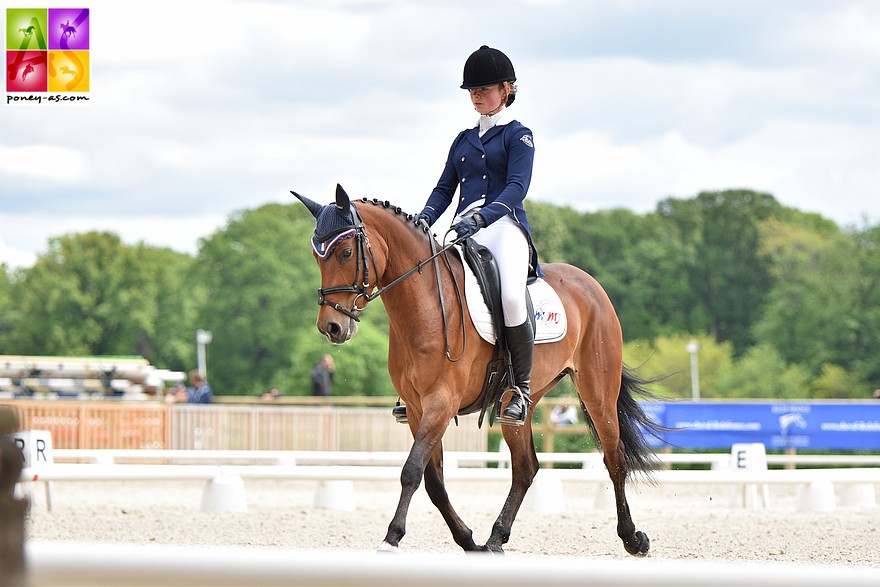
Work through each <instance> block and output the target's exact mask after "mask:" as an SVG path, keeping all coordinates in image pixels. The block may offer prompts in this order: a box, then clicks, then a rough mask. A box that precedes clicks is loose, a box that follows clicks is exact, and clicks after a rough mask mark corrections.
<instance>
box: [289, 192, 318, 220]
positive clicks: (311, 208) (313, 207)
mask: <svg viewBox="0 0 880 587" xmlns="http://www.w3.org/2000/svg"><path fill="white" fill-rule="evenodd" d="M290 193H291V194H293V195H294V196H296V199H297V200H299V201H300V202H302V203H303V204H305V205H306V208H308V209H309V212H311V213H312V216H314V217H315V218H317V217H318V214H319V213H320V212H321V208H323V207H324V206H322V205H321V204H319V203H317V202H313V201H312V200H310V199H308V198H307V197H305V196H301V195H299V194H298V193H296V192H295V191H293V190H290Z"/></svg>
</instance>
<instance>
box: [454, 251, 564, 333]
mask: <svg viewBox="0 0 880 587" xmlns="http://www.w3.org/2000/svg"><path fill="white" fill-rule="evenodd" d="M464 275H465V277H464V291H465V297H466V298H467V305H468V309H469V310H470V313H471V320H472V321H473V323H474V328H476V329H477V332H479V333H480V336H482V337H483V340H485V341H486V342H488V343H490V344H495V325H494V324H493V323H492V315H491V314H490V313H489V307H488V306H487V305H486V302H485V301H484V300H483V294H482V293H481V292H480V284H479V283H477V277H476V275H474V272H473V271H471V268H470V267H469V266H468V264H467V263H465V264H464ZM529 295H531V296H532V305H533V306H534V307H535V344H541V343H545V342H556V341H558V340H562V339H563V338H564V337H565V332H566V330H567V329H568V320H567V319H566V317H565V308H564V307H563V306H562V301H561V300H560V299H559V295H558V294H557V293H556V291H555V290H554V289H553V288H552V287H550V284H549V283H547V282H546V281H544V280H543V279H538V280H536V281H535V282H534V283H532V284H530V285H529Z"/></svg>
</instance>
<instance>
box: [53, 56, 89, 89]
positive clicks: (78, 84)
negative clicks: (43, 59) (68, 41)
mask: <svg viewBox="0 0 880 587" xmlns="http://www.w3.org/2000/svg"><path fill="white" fill-rule="evenodd" d="M48 69H49V91H50V92H88V91H89V52H88V51H49V68H48Z"/></svg>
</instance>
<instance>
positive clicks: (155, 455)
mask: <svg viewBox="0 0 880 587" xmlns="http://www.w3.org/2000/svg"><path fill="white" fill-rule="evenodd" d="M407 454H408V453H406V452H400V451H387V452H385V451H333V452H327V451H298V450H260V451H252V450H166V449H155V450H154V449H54V452H53V455H54V458H55V460H57V461H65V462H67V461H87V462H91V463H113V462H116V461H117V460H123V461H145V460H148V461H160V460H161V461H166V462H168V463H172V464H173V463H177V462H184V463H192V462H200V461H208V462H212V463H224V462H235V461H241V462H249V463H256V462H263V463H269V464H279V465H290V464H296V463H306V462H309V463H323V464H385V465H391V464H398V465H400V464H403V462H404V461H405V460H406V457H407ZM657 457H658V458H659V459H660V462H662V463H664V464H668V465H673V464H687V465H710V466H711V467H713V468H718V469H726V468H729V465H730V458H731V457H730V453H658V454H657ZM443 458H444V463H445V464H446V466H447V467H450V466H456V465H457V466H473V465H480V466H485V465H486V464H489V463H498V464H500V465H504V466H507V465H509V464H510V454H509V453H508V452H506V451H505V452H467V451H447V452H445V453H444V456H443ZM538 461H539V462H541V463H542V464H550V463H553V464H562V463H576V464H582V465H583V466H585V467H595V466H598V467H601V466H602V454H601V453H598V452H588V453H571V452H566V453H538ZM767 464H769V465H789V466H795V467H797V466H833V467H847V466H860V467H880V454H875V455H870V454H835V455H813V454H768V455H767Z"/></svg>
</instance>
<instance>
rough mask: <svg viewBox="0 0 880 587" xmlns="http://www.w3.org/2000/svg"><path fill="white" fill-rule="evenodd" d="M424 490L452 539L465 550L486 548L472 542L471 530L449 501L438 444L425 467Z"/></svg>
mask: <svg viewBox="0 0 880 587" xmlns="http://www.w3.org/2000/svg"><path fill="white" fill-rule="evenodd" d="M425 491H427V492H428V496H429V497H430V498H431V503H433V504H434V505H435V506H436V507H437V510H438V511H439V512H440V515H442V516H443V519H444V520H446V525H447V526H449V530H450V532H452V539H453V540H455V543H456V544H458V545H459V546H460V547H462V548H463V549H464V550H465V551H468V552H471V551H476V550H486V549H485V547H481V546H477V544H476V543H475V542H474V533H473V531H472V530H471V529H470V528H469V527H468V526H467V524H465V523H464V521H463V520H462V519H461V518H460V517H459V516H458V514H457V513H456V511H455V509H454V508H453V507H452V502H450V501H449V494H448V493H447V492H446V484H445V483H444V481H443V447H442V446H438V447H437V450H435V451H434V455H433V458H432V459H431V461H430V462H429V463H428V466H427V468H425Z"/></svg>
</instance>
